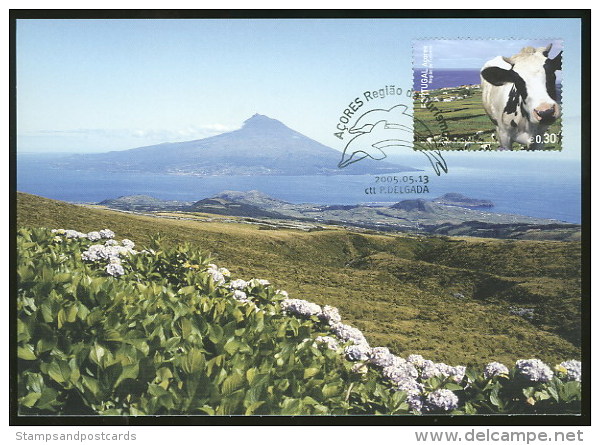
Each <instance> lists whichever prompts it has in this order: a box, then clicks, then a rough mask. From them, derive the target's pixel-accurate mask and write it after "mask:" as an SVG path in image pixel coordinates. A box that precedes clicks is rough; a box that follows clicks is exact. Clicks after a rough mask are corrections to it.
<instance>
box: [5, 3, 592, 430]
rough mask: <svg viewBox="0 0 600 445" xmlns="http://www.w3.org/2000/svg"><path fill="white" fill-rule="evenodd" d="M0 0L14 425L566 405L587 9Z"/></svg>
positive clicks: (585, 281)
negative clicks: (530, 13) (41, 4)
mask: <svg viewBox="0 0 600 445" xmlns="http://www.w3.org/2000/svg"><path fill="white" fill-rule="evenodd" d="M413 12H414V11H413ZM11 14H12V16H11V20H12V21H13V24H14V29H13V31H14V32H13V34H12V36H11V39H12V45H13V49H14V56H15V57H14V58H13V59H12V60H11V63H12V64H13V67H14V70H15V77H14V79H13V86H14V87H16V88H14V89H12V90H11V91H13V97H12V104H11V105H12V109H13V117H14V123H15V125H14V132H13V134H12V135H11V136H12V139H11V140H12V141H13V144H12V147H11V150H12V154H13V167H14V170H13V175H14V180H15V181H14V184H15V190H13V194H14V200H13V206H14V214H15V220H14V221H13V226H14V227H15V229H14V233H13V239H14V246H15V252H14V253H15V255H14V261H13V264H12V266H13V267H12V268H13V270H14V277H15V278H14V280H13V283H12V284H13V286H12V294H11V301H14V303H11V304H12V306H11V314H13V315H16V316H15V317H13V318H14V320H13V321H14V332H15V335H14V337H13V338H12V339H11V348H12V352H13V354H14V358H15V362H16V363H17V365H16V367H15V373H14V374H15V375H14V379H13V382H12V385H13V393H14V399H13V400H12V414H13V415H12V422H14V423H15V424H21V425H37V424H48V422H51V423H52V422H53V424H64V425H68V424H69V422H72V421H74V420H73V419H78V420H77V422H80V423H79V424H81V423H84V424H86V423H87V424H90V425H95V424H108V425H111V424H114V425H118V424H122V423H123V422H125V420H124V419H126V422H128V424H129V425H135V424H136V423H138V424H140V425H143V424H146V423H147V422H148V421H149V419H152V422H157V423H161V422H165V423H169V424H181V422H186V424H198V425H203V424H228V425H242V424H254V423H259V424H296V423H297V422H299V421H300V419H301V420H302V423H303V424H323V423H325V424H327V423H330V424H344V423H348V422H351V423H353V424H363V425H365V424H367V425H368V424H372V423H373V422H375V423H382V424H388V425H400V424H402V425H416V424H426V423H428V422H429V423H432V422H437V424H450V423H451V422H454V423H455V424H456V423H457V422H458V423H461V424H476V423H478V422H492V423H495V424H497V425H502V424H507V423H508V422H510V423H511V424H515V422H517V423H520V424H525V425H538V424H540V422H545V421H548V419H555V418H560V422H562V424H570V425H581V424H585V423H586V422H589V385H588V386H587V387H586V385H585V382H586V381H588V380H586V379H589V360H590V355H589V354H590V349H589V342H587V341H586V338H588V337H587V336H588V333H589V329H590V318H589V309H590V307H589V297H590V294H589V292H590V276H589V273H588V272H587V271H588V270H589V269H588V266H587V265H588V264H589V220H588V218H589V212H588V210H589V192H588V191H587V190H588V189H587V187H588V186H589V184H587V182H586V181H588V179H586V178H589V175H587V176H586V172H589V170H588V169H589V151H590V146H589V143H590V139H589V132H588V130H589V119H590V117H589V116H590V113H589V103H588V102H586V101H585V100H584V99H585V97H586V95H587V94H589V85H586V84H583V83H582V79H583V78H584V77H583V75H584V74H585V73H586V72H587V71H586V70H587V69H588V68H589V56H590V54H589V42H588V39H589V34H588V33H589V14H588V13H586V12H585V11H571V12H569V13H568V14H567V13H564V12H563V13H561V12H560V11H555V12H552V11H549V12H548V16H547V17H546V18H532V17H529V18H528V17H527V16H524V17H517V16H514V13H513V16H511V15H510V14H508V13H504V12H502V13H500V12H499V15H498V16H497V17H495V18H490V17H487V16H486V15H485V14H483V13H478V12H477V11H473V13H472V14H471V15H470V16H465V17H462V18H460V17H455V16H452V17H446V16H445V15H444V14H445V13H444V12H443V11H442V12H440V16H439V17H433V16H431V15H423V16H422V17H418V16H415V15H414V14H413V15H411V16H406V15H403V14H404V13H403V12H401V11H390V12H389V17H387V18H385V19H383V18H378V17H377V16H369V14H368V13H350V12H348V13H347V14H345V15H344V16H343V17H341V16H340V17H339V18H330V17H326V16H323V15H319V13H318V12H313V13H310V14H308V13H307V14H308V15H306V14H305V15H303V16H302V17H300V16H298V15H294V14H296V13H293V12H290V13H289V14H286V15H282V16H280V17H273V16H268V17H266V16H265V17H261V16H260V14H259V13H253V14H251V13H249V12H248V11H246V12H230V13H228V14H224V15H223V17H216V16H215V15H214V14H212V15H208V14H207V13H206V12H202V11H195V12H192V11H188V12H178V13H177V14H175V16H177V17H184V16H185V19H184V18H181V19H173V18H171V17H172V16H173V15H169V14H168V13H167V12H164V16H163V15H161V14H162V13H159V14H153V15H151V16H146V15H144V14H145V13H144V12H142V11H140V12H139V13H136V12H132V11H127V12H123V16H122V17H119V18H107V16H106V15H104V16H103V15H99V16H98V17H89V16H87V15H86V16H85V17H83V16H81V13H78V12H77V11H71V12H70V13H68V12H66V11H65V16H64V17H58V16H57V14H53V15H52V18H46V16H44V11H35V10H33V11H12V13H11ZM203 14H204V15H203ZM59 15H60V13H59ZM92 15H93V14H92ZM218 15H219V14H217V16H218ZM90 18H92V19H90ZM517 24H518V26H517ZM516 30H518V31H516ZM541 30H542V31H543V32H542V31H541ZM582 36H583V37H582ZM586 104H587V105H586ZM586 107H587V108H586ZM586 184H587V185H586ZM582 385H583V386H582ZM582 388H583V389H582ZM482 419H483V420H482Z"/></svg>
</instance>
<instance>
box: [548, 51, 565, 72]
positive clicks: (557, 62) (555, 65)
mask: <svg viewBox="0 0 600 445" xmlns="http://www.w3.org/2000/svg"><path fill="white" fill-rule="evenodd" d="M562 53H563V52H562V51H561V52H559V53H558V55H557V56H556V57H555V58H554V59H548V65H549V66H550V68H552V69H553V70H554V71H560V70H562Z"/></svg>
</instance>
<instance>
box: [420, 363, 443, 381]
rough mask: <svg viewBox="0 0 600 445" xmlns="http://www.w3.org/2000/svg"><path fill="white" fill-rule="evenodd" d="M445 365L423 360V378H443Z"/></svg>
mask: <svg viewBox="0 0 600 445" xmlns="http://www.w3.org/2000/svg"><path fill="white" fill-rule="evenodd" d="M440 365H445V364H444V363H435V362H433V361H431V360H423V364H422V365H421V378H422V379H423V380H427V379H430V378H432V377H440V376H443V375H444V373H443V372H442V368H443V366H440Z"/></svg>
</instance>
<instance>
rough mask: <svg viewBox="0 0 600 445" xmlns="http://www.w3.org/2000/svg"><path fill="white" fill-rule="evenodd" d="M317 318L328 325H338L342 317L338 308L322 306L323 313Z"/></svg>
mask: <svg viewBox="0 0 600 445" xmlns="http://www.w3.org/2000/svg"><path fill="white" fill-rule="evenodd" d="M319 318H320V319H321V320H323V321H325V322H326V323H329V324H335V323H340V322H341V321H342V316H341V315H340V311H339V310H338V308H336V307H333V306H329V305H325V306H323V311H322V312H321V315H320V316H319Z"/></svg>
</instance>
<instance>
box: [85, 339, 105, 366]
mask: <svg viewBox="0 0 600 445" xmlns="http://www.w3.org/2000/svg"><path fill="white" fill-rule="evenodd" d="M106 352H107V351H106V349H105V348H104V347H102V346H101V345H99V344H98V343H94V345H93V346H92V348H91V349H90V355H89V357H90V360H91V361H92V362H94V363H95V364H97V365H98V366H100V367H101V368H103V367H104V365H103V361H102V358H103V357H104V356H105V355H106Z"/></svg>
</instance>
